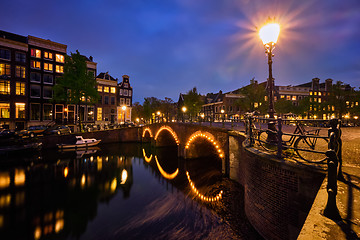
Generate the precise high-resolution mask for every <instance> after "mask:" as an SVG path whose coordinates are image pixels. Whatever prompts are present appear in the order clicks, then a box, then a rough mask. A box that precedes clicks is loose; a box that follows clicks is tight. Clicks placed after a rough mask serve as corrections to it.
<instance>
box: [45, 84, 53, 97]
mask: <svg viewBox="0 0 360 240" xmlns="http://www.w3.org/2000/svg"><path fill="white" fill-rule="evenodd" d="M52 96H53V91H52V87H48V86H44V88H43V98H47V99H49V98H52Z"/></svg>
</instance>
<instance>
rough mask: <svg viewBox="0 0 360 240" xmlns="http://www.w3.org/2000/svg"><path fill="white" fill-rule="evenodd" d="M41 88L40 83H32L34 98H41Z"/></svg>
mask: <svg viewBox="0 0 360 240" xmlns="http://www.w3.org/2000/svg"><path fill="white" fill-rule="evenodd" d="M40 94H41V88H40V86H39V85H31V86H30V97H32V98H40Z"/></svg>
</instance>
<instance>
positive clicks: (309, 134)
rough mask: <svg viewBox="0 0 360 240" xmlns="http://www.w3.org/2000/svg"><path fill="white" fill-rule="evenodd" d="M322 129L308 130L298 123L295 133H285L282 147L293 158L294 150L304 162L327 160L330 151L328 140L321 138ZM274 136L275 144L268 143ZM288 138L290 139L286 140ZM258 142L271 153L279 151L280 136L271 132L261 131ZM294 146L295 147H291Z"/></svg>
mask: <svg viewBox="0 0 360 240" xmlns="http://www.w3.org/2000/svg"><path fill="white" fill-rule="evenodd" d="M320 130H321V129H320V128H317V129H310V130H306V129H305V126H304V125H303V124H302V123H300V122H299V123H297V124H296V128H295V130H294V132H293V133H292V134H291V133H283V136H285V137H283V138H282V145H283V148H284V149H285V151H287V153H288V155H290V156H292V154H293V152H292V151H291V149H293V150H294V151H295V152H296V154H297V155H298V156H299V157H300V158H301V159H303V160H305V161H307V162H312V163H320V162H323V161H325V160H326V155H325V152H326V151H327V150H328V145H329V144H328V142H329V141H328V138H327V137H321V136H320ZM269 134H274V135H273V136H272V139H274V142H275V143H276V144H274V143H269V142H268V135H269ZM286 136H290V138H288V139H286ZM258 140H259V142H260V146H262V147H263V148H264V149H265V150H267V151H269V152H275V151H277V142H278V135H277V132H272V131H271V130H265V131H261V132H260V134H259V136H258ZM291 146H293V147H291Z"/></svg>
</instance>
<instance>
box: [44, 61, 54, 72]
mask: <svg viewBox="0 0 360 240" xmlns="http://www.w3.org/2000/svg"><path fill="white" fill-rule="evenodd" d="M44 70H45V71H49V72H52V71H53V65H52V64H51V63H44Z"/></svg>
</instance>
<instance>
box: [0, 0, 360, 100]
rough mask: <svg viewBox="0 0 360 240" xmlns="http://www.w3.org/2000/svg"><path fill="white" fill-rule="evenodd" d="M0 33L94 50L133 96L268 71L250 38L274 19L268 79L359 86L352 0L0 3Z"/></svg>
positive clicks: (235, 83)
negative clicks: (275, 33)
mask: <svg viewBox="0 0 360 240" xmlns="http://www.w3.org/2000/svg"><path fill="white" fill-rule="evenodd" d="M0 5H1V8H2V11H1V14H0V29H1V30H4V31H8V32H12V33H16V34H20V35H24V36H27V35H32V36H36V37H41V38H44V39H50V40H52V41H55V42H59V43H63V44H66V45H68V53H70V52H75V51H76V49H78V50H79V51H80V53H81V54H83V55H86V56H90V55H91V56H93V57H94V61H95V62H97V63H98V73H100V72H106V71H108V72H109V74H110V75H112V76H113V77H115V78H119V79H120V78H121V76H122V75H124V74H127V75H129V76H130V82H131V84H132V86H133V89H134V101H139V102H141V103H142V102H143V98H144V97H149V96H154V97H158V98H164V97H170V98H172V99H173V100H174V101H177V100H178V96H179V93H180V92H182V93H185V92H187V91H188V90H190V89H191V88H192V87H194V86H196V87H197V88H198V90H199V92H200V93H202V94H205V93H207V92H218V91H219V90H222V91H224V92H226V91H231V90H234V89H237V88H239V87H242V86H244V85H247V84H248V83H249V80H250V79H251V78H253V77H255V79H257V80H258V81H259V82H262V81H265V80H266V78H267V76H268V68H267V59H266V56H265V53H264V48H263V46H262V43H261V40H260V39H259V37H258V35H257V29H258V28H260V27H261V26H262V25H263V24H264V23H265V21H266V20H267V18H268V17H269V16H270V17H275V19H276V20H277V21H278V22H279V23H280V24H281V32H280V36H279V40H278V43H277V46H276V49H275V51H274V54H275V57H274V63H273V76H274V78H275V84H276V85H296V84H301V83H305V82H309V81H311V79H312V78H314V77H318V78H320V81H321V82H323V81H324V80H325V79H327V78H332V79H334V81H343V82H345V83H349V84H351V85H352V86H354V87H359V86H360V81H359V80H360V1H359V0H341V1H340V0H303V1H299V0H277V1H275V0H274V1H271V0H51V1H49V0H47V1H45V0H31V1H25V0H23V1H19V0H7V1H5V0H2V1H1V4H0Z"/></svg>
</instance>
